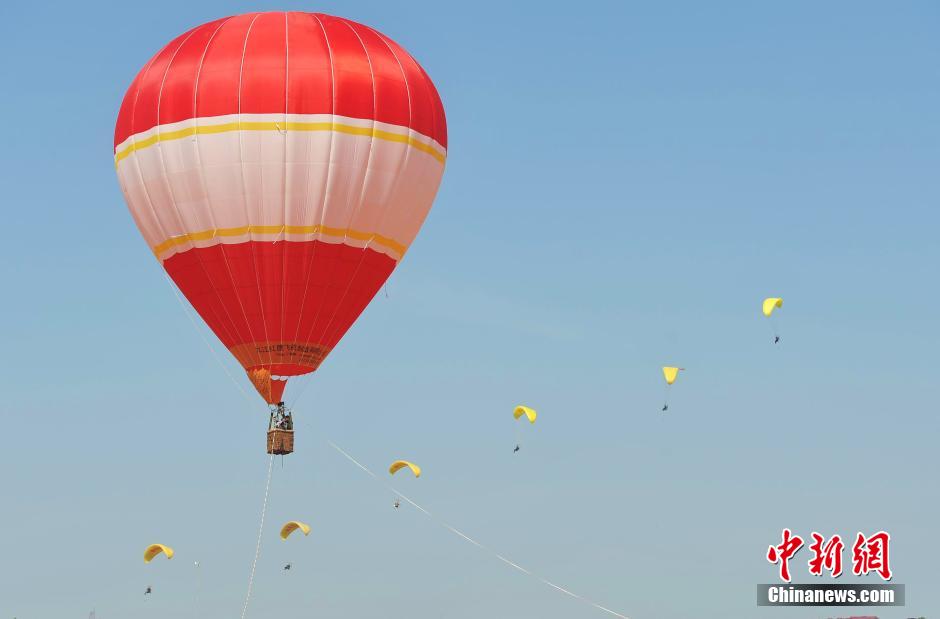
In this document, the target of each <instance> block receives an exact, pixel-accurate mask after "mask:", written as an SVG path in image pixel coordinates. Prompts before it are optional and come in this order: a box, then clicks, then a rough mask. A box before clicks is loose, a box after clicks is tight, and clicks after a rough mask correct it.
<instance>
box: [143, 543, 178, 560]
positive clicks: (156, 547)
mask: <svg viewBox="0 0 940 619" xmlns="http://www.w3.org/2000/svg"><path fill="white" fill-rule="evenodd" d="M161 553H162V554H165V555H166V558H167V559H172V558H173V549H172V548H170V547H169V546H164V545H163V544H150V545H149V546H147V550H145V551H144V563H150V562H151V561H153V559H154V557H156V556H157V555H158V554H161Z"/></svg>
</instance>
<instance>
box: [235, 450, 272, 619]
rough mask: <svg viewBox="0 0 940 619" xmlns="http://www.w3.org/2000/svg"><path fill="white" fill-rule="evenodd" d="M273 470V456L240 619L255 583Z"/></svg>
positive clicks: (245, 610) (243, 617)
mask: <svg viewBox="0 0 940 619" xmlns="http://www.w3.org/2000/svg"><path fill="white" fill-rule="evenodd" d="M273 470H274V454H271V457H270V459H268V480H267V481H266V482H265V484H264V502H263V503H262V504H261V524H260V525H258V542H257V543H256V544H255V558H254V559H252V561H251V574H250V575H249V576H248V593H246V594H245V605H244V606H243V607H242V619H245V615H246V614H247V613H248V602H249V601H251V589H252V585H254V582H255V568H256V567H257V566H258V557H259V556H260V555H261V536H262V534H263V533H264V515H265V513H266V512H267V511H268V492H269V491H270V489H271V472H272V471H273Z"/></svg>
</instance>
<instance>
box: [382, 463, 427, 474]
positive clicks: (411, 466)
mask: <svg viewBox="0 0 940 619" xmlns="http://www.w3.org/2000/svg"><path fill="white" fill-rule="evenodd" d="M405 467H408V468H409V469H411V472H412V473H414V474H415V477H421V467H420V466H418V465H417V464H414V463H413V462H408V461H407V460H395V461H394V462H392V466H390V467H388V472H389V473H390V474H392V475H394V474H395V473H397V472H398V471H400V470H402V469H403V468H405Z"/></svg>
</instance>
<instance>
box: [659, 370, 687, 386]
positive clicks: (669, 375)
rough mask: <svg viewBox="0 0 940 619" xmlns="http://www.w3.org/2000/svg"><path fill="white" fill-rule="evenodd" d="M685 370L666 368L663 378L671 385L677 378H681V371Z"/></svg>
mask: <svg viewBox="0 0 940 619" xmlns="http://www.w3.org/2000/svg"><path fill="white" fill-rule="evenodd" d="M684 369H685V368H673V367H668V366H667V367H664V368H663V378H665V379H666V384H667V385H671V384H672V383H674V382H676V377H677V376H679V370H684Z"/></svg>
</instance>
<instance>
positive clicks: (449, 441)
mask: <svg viewBox="0 0 940 619" xmlns="http://www.w3.org/2000/svg"><path fill="white" fill-rule="evenodd" d="M267 9H270V10H274V9H296V10H312V11H321V12H326V13H332V14H337V15H342V16H344V17H348V18H351V19H354V20H357V21H361V22H363V23H366V24H369V25H371V26H373V27H375V28H377V29H379V30H381V31H382V32H384V33H386V34H387V35H389V36H391V37H392V38H394V39H395V40H397V41H398V42H399V43H401V44H402V45H403V46H405V48H406V49H408V50H409V51H410V52H411V53H412V54H414V55H415V57H416V58H417V59H418V60H419V61H420V62H421V63H422V64H423V65H424V67H425V68H426V69H427V71H428V72H429V74H430V75H431V76H432V78H433V79H434V81H435V83H436V84H437V87H438V89H439V90H440V92H441V95H442V97H443V100H444V104H445V107H446V110H447V114H448V126H449V134H450V144H449V158H448V163H447V171H446V173H445V176H444V182H443V185H442V187H441V191H440V193H439V195H438V198H437V201H436V203H435V207H434V209H433V210H432V211H431V215H430V217H429V219H428V221H427V223H426V224H425V226H424V228H423V230H422V232H421V234H420V235H419V237H418V239H417V242H416V243H415V244H414V245H413V247H412V249H411V251H410V252H409V254H408V258H407V260H405V261H404V262H403V264H402V265H401V267H400V268H399V269H398V270H397V271H396V272H395V273H394V274H393V275H392V278H391V280H390V282H389V286H388V291H389V297H388V298H387V299H386V298H384V296H379V297H378V298H376V299H375V301H374V302H373V304H372V305H371V306H370V307H369V308H368V309H367V310H366V312H365V313H364V314H363V316H362V317H361V318H360V320H359V322H358V323H357V324H356V326H355V327H354V328H353V329H352V330H351V331H350V332H349V333H348V335H347V336H346V338H345V339H344V340H343V342H342V345H341V346H340V347H338V349H337V350H336V351H335V352H334V353H333V354H332V355H331V356H330V358H329V360H328V361H327V362H326V364H325V365H324V366H323V367H322V368H321V370H320V371H318V373H317V375H316V376H314V377H313V378H312V379H311V380H310V381H309V383H310V384H309V385H308V386H307V387H306V388H305V389H304V391H303V393H302V394H300V397H299V399H297V400H296V411H297V416H298V419H302V420H303V422H304V423H305V424H307V425H305V426H302V427H301V428H300V432H299V433H298V437H297V441H298V451H297V453H295V454H294V455H292V456H290V457H289V458H286V459H285V460H284V463H283V468H282V466H281V463H280V462H277V463H275V467H276V468H275V470H274V475H273V481H272V488H271V495H270V502H269V509H268V514H267V517H268V526H267V528H266V531H265V534H264V536H263V546H262V554H261V559H260V561H259V564H258V571H257V575H256V580H255V594H254V597H253V599H252V602H251V606H250V608H249V616H254V617H264V616H268V617H270V616H281V617H285V618H289V617H298V618H299V617H310V616H331V617H344V618H350V619H352V618H360V617H361V618H366V617H377V616H390V617H402V616H409V617H414V618H415V619H431V618H435V619H436V618H442V617H446V618H448V619H450V618H453V619H459V618H471V617H474V618H476V617H480V616H490V617H518V618H525V617H533V618H534V617H539V618H540V619H550V618H556V617H557V618H570V617H602V616H604V615H603V614H602V613H600V612H599V611H596V610H594V609H592V608H591V607H589V606H586V605H583V604H582V603H580V602H578V601H576V600H572V599H569V598H566V597H564V596H561V595H560V594H558V593H557V592H555V591H553V590H551V589H549V588H547V587H545V585H543V584H541V583H539V582H537V581H536V580H533V579H530V578H527V577H525V576H523V575H521V574H519V573H516V572H514V571H512V570H510V569H508V568H507V567H506V566H505V565H503V564H501V563H500V562H498V561H497V560H495V559H494V558H493V557H492V556H490V555H488V554H486V553H485V552H482V551H480V550H479V549H477V548H475V547H473V546H471V545H469V544H467V543H466V542H463V541H461V540H460V539H459V538H456V537H455V536H454V535H452V534H451V533H449V532H447V531H446V530H444V529H442V528H440V527H439V526H438V525H437V524H435V523H434V522H433V521H430V520H428V519H427V518H426V517H425V516H423V515H422V514H421V513H419V512H417V511H416V510H414V509H411V508H403V509H401V510H399V511H397V512H396V511H395V510H393V509H392V508H391V502H392V500H393V497H392V495H390V494H389V493H388V491H387V490H385V489H384V488H383V487H382V486H381V485H379V484H377V483H376V482H375V481H374V480H372V479H371V478H369V477H368V476H367V475H365V474H364V473H363V472H362V471H360V470H359V469H357V468H356V467H354V466H353V465H351V464H350V463H349V462H347V461H346V460H344V459H343V458H342V457H341V456H339V455H338V454H337V453H336V452H335V451H333V450H332V449H331V448H330V447H329V446H328V445H327V443H326V440H327V439H331V440H333V441H335V442H336V443H337V444H339V445H341V446H342V447H343V448H344V449H346V450H347V451H349V452H350V453H352V454H353V455H354V456H355V457H356V458H358V459H359V460H360V461H362V462H363V463H364V464H366V465H367V466H369V467H371V468H373V469H375V470H382V469H383V468H384V467H385V466H387V464H388V462H390V461H391V460H392V459H395V458H397V457H408V458H409V459H412V460H414V461H416V462H418V463H420V464H421V465H422V467H423V468H424V470H425V474H424V475H423V476H422V477H421V479H420V480H403V481H402V482H400V489H401V490H402V491H403V492H405V493H406V494H408V495H409V496H411V497H412V498H414V499H415V500H417V501H418V502H419V503H421V504H422V505H424V506H425V507H427V508H428V509H429V510H430V511H432V512H434V513H435V514H437V515H439V516H440V517H441V518H443V519H444V520H446V521H447V522H450V523H453V524H455V525H457V526H459V527H461V528H462V529H463V530H465V531H466V532H467V533H469V534H471V535H473V536H475V537H476V538H479V539H480V540H481V541H482V542H484V543H485V544H487V545H488V546H490V547H492V548H494V549H496V550H498V551H499V552H501V553H503V554H505V555H506V556H508V557H510V558H512V559H514V560H516V561H518V562H519V563H521V564H522V565H524V566H526V567H528V568H529V569H531V570H533V571H534V572H536V573H538V574H540V575H542V576H544V577H546V578H548V579H550V580H552V581H555V582H558V583H559V584H562V585H564V586H567V587H569V588H571V589H572V590H574V591H576V592H578V593H580V594H582V595H584V596H585V597H588V598H590V599H592V600H596V601H598V602H599V603H601V604H603V605H605V606H609V607H612V608H614V609H617V610H618V611H620V612H622V613H624V614H626V615H628V616H630V617H631V618H635V619H636V618H647V617H655V618H657V619H673V618H675V619H678V618H686V617H690V616H696V617H715V618H718V617H722V618H727V617H734V618H737V617H740V618H750V617H771V616H773V617H807V616H819V617H822V616H830V615H835V614H839V613H838V611H837V609H823V610H821V611H820V612H818V613H813V612H805V610H785V609H758V608H756V607H755V605H754V585H755V584H757V583H761V582H772V581H773V580H774V578H775V575H776V572H775V568H774V567H773V566H771V565H770V564H768V563H767V562H766V560H765V559H764V558H763V557H764V553H765V551H766V548H767V546H768V545H770V544H773V543H778V542H779V536H780V530H781V529H782V528H783V527H790V528H792V529H793V530H795V531H797V532H799V533H801V534H802V535H803V536H804V537H806V538H808V537H809V534H810V532H811V531H813V530H818V531H820V532H823V533H825V534H827V535H831V534H833V533H841V534H842V535H843V537H847V538H848V537H854V534H855V532H856V531H859V530H861V531H864V532H868V533H874V532H875V531H877V530H879V529H885V530H887V531H889V532H890V533H891V534H892V536H893V539H892V547H891V551H892V559H891V560H892V564H893V568H894V573H895V578H894V582H897V583H903V584H906V585H907V600H908V605H907V607H906V608H905V609H898V610H897V612H877V613H869V614H878V615H879V616H881V617H907V616H922V615H925V616H932V615H936V614H937V613H938V612H940V598H938V596H937V595H936V583H937V582H938V580H940V567H938V565H940V564H938V562H937V561H936V553H937V550H938V542H937V539H936V528H935V524H936V522H938V520H940V498H938V495H937V485H936V473H935V471H936V462H935V457H934V453H935V441H936V438H937V436H938V430H940V424H938V421H937V412H938V405H937V401H938V395H940V393H938V392H940V381H938V380H937V370H938V363H937V356H936V350H937V347H938V344H940V336H938V332H937V321H936V318H935V316H934V314H935V308H936V307H937V306H938V303H940V292H938V287H937V284H936V281H937V274H936V273H937V267H938V265H940V243H938V242H937V231H938V224H940V214H938V209H937V205H938V199H940V184H938V182H937V179H938V174H937V169H938V164H940V115H938V113H937V110H940V79H938V78H940V40H938V37H937V32H938V26H940V8H938V6H937V5H936V4H935V3H930V2H906V3H891V4H889V3H873V2H827V3H818V2H790V3H782V4H777V5H769V4H760V5H758V4H755V3H744V2H741V3H719V4H715V3H711V4H708V5H707V6H706V5H704V4H701V3H691V2H689V3H645V4H641V3H631V4H625V3H609V4H608V3H591V2H587V3H579V4H574V5H567V6H561V5H559V6H558V7H557V8H556V7H555V6H554V5H550V4H541V3H540V4H536V3H531V4H522V3H517V4H511V3H505V2H499V3H493V2H473V3H462V4H460V3H440V2H413V3H398V2H387V1H386V2H378V1H376V2H344V3H340V2H332V1H327V2H322V3H319V4H316V5H314V4H308V3H299V2H284V3H279V4H273V3H268V2H264V1H258V2H253V3H247V2H214V1H206V2H180V1H177V0H168V1H166V2H161V3H157V4H153V3H151V4H145V3H117V2H114V3H92V4H88V3H71V2H70V3H64V2H62V3H56V2H46V3H16V4H15V5H13V4H10V3H7V4H5V5H4V7H3V8H2V9H0V15H2V17H3V19H0V23H2V25H0V29H2V32H0V35H2V36H0V57H2V58H3V59H4V60H3V61H2V62H0V79H2V82H3V83H4V84H5V85H6V86H5V88H4V95H3V97H0V113H2V114H3V116H4V117H5V118H6V119H7V127H6V131H5V140H4V148H3V149H0V182H2V186H3V188H4V200H3V204H4V206H3V213H4V219H5V222H6V229H7V234H6V235H5V236H4V242H3V244H2V246H0V247H2V249H0V252H2V260H0V276H2V279H3V281H4V288H3V289H4V291H5V293H4V296H3V301H4V302H3V303H2V304H0V321H2V323H3V324H4V325H5V326H6V329H5V338H4V339H5V341H4V347H5V350H6V351H7V352H6V355H5V358H6V362H5V364H4V366H3V371H2V372H0V387H2V390H3V392H4V393H5V394H6V395H5V398H4V400H3V404H2V405H0V412H2V416H3V422H4V427H5V428H6V430H5V431H4V432H3V433H2V434H0V470H2V471H4V472H3V474H2V475H0V502H2V505H3V509H0V557H2V559H0V613H2V615H0V616H3V617H14V616H15V617H19V618H20V619H33V618H37V619H47V618H48V619H52V618H57V619H58V618H61V617H69V616H77V617H85V616H87V613H88V612H89V611H90V610H91V609H92V608H95V609H97V614H98V617H100V618H101V619H107V618H108V617H129V616H133V617H137V618H140V619H147V618H156V617H167V616H178V617H188V616H192V617H196V616H200V617H207V618H215V617H219V618H221V617H232V616H235V615H236V613H240V611H241V605H242V603H243V600H244V595H245V588H246V585H247V580H248V572H249V569H250V564H251V559H252V556H253V554H254V547H255V536H256V533H257V528H258V518H259V512H260V508H261V499H262V494H263V490H264V481H265V473H266V467H267V462H268V459H267V456H266V455H265V453H264V448H263V438H264V436H263V433H264V428H265V423H266V416H267V413H266V410H265V408H264V406H263V405H262V404H261V402H260V399H257V398H256V397H255V396H254V395H251V397H248V398H246V397H245V396H244V395H243V393H242V392H241V391H240V390H239V388H238V387H237V386H236V385H235V384H233V382H232V380H231V379H230V378H229V376H227V374H226V370H227V371H228V372H230V373H231V374H232V375H233V376H234V377H235V378H236V380H237V381H238V382H239V383H241V384H242V386H243V387H244V388H246V389H248V387H247V386H246V385H245V382H246V381H244V380H243V377H242V374H241V370H240V368H239V367H238V366H237V364H236V363H235V362H234V361H233V360H231V359H230V358H229V357H228V355H227V353H226V352H225V351H224V350H221V349H220V348H219V347H216V353H217V354H218V355H219V357H220V358H221V359H222V360H223V366H224V367H220V365H219V363H218V362H217V361H216V360H215V358H214V357H213V355H212V353H211V352H210V351H209V350H207V348H206V344H205V343H204V341H203V339H202V338H201V334H202V335H205V336H206V337H207V338H209V339H210V341H211V334H208V333H207V332H206V330H205V329H204V328H202V327H199V328H194V327H193V325H192V324H191V323H190V321H189V319H188V318H187V315H186V312H185V311H184V310H183V309H181V307H180V304H179V303H178V301H177V300H176V298H175V297H174V294H173V292H172V289H171V287H170V285H169V284H168V283H167V280H166V279H165V278H164V276H163V275H162V271H161V269H160V267H159V265H158V264H157V263H156V262H155V261H154V260H153V258H152V256H151V254H150V253H149V251H148V250H147V248H146V247H145V245H144V243H143V241H142V239H141V238H140V235H139V233H138V232H137V230H136V229H135V227H134V224H133V222H132V220H131V218H130V216H129V214H128V212H127V209H126V207H125V206H124V203H123V199H122V197H121V194H120V191H119V189H118V185H117V180H116V178H115V174H114V169H113V163H112V146H111V145H112V133H113V124H114V120H115V116H116V113H117V109H118V106H119V104H120V100H121V97H122V96H123V93H124V91H125V89H126V88H127V86H128V85H129V83H130V81H131V79H132V78H133V76H134V74H135V73H136V72H137V70H138V69H139V68H140V67H141V66H142V65H143V64H144V63H145V62H146V61H147V60H148V59H149V58H150V56H151V55H152V54H153V53H155V52H156V51H157V50H158V49H159V48H160V47H161V46H162V45H163V44H165V43H166V42H167V41H169V40H170V39H171V38H172V37H174V36H175V35H177V34H179V33H180V32H182V31H184V30H186V29H187V28H190V27H192V26H194V25H197V24H199V23H203V22H205V21H208V20H210V19H213V18H216V17H220V16H224V15H228V14H233V13H239V12H244V11H249V10H267ZM768 295H780V296H783V297H784V298H785V299H786V302H785V304H784V307H783V310H782V311H781V312H780V320H779V328H780V331H781V335H782V336H783V341H782V342H781V344H780V345H778V346H776V347H775V346H773V345H772V344H771V331H770V328H769V326H768V325H767V324H766V321H764V320H763V319H762V317H761V316H760V313H759V304H760V300H761V299H762V298H763V297H764V296H768ZM213 345H214V342H213ZM664 364H676V365H681V366H683V367H686V368H687V371H686V372H685V373H683V375H682V376H681V378H680V381H679V382H678V383H677V384H676V385H675V388H674V390H673V394H672V396H671V401H670V410H669V412H668V414H665V415H664V414H661V413H660V412H659V408H660V406H661V398H662V385H661V375H660V373H659V372H660V370H659V368H660V366H661V365H664ZM298 391H299V389H297V388H296V387H295V390H294V392H293V393H294V395H295V396H296V395H297V393H298ZM521 402H525V403H528V404H529V405H531V406H533V407H535V408H537V409H538V411H539V414H540V418H539V423H538V424H537V426H535V427H534V428H531V432H527V434H526V437H525V444H524V449H523V451H522V452H521V453H520V454H516V455H515V456H514V455H513V454H512V453H511V448H512V446H513V444H514V442H515V429H514V428H513V425H512V421H511V416H510V413H511V410H512V407H513V406H515V405H516V404H518V403H521ZM526 430H530V429H529V428H527V429H526ZM932 463H933V464H932ZM295 518H298V519H301V520H305V521H307V522H309V523H310V524H311V525H312V527H313V532H312V533H311V535H310V537H308V538H305V539H302V540H292V543H291V544H284V543H282V542H281V541H280V540H279V539H277V535H276V528H277V526H278V525H279V524H281V523H282V522H283V521H285V520H288V519H295ZM154 541H161V542H164V543H167V544H170V545H173V546H174V547H175V548H176V550H177V557H176V558H175V559H174V560H173V561H172V562H163V563H159V564H157V563H155V564H151V565H149V566H144V565H143V563H142V562H141V560H140V555H141V552H142V550H143V548H144V547H145V546H146V545H147V544H149V543H151V542H154ZM293 542H296V543H293ZM807 558H808V557H807V554H806V551H805V550H804V551H803V553H801V554H800V555H799V556H798V559H799V562H798V564H796V565H797V567H796V568H795V570H794V571H795V573H796V574H797V578H798V580H807V579H808V578H809V577H808V575H807V574H806V568H805V561H806V559H807ZM197 560H198V561H200V568H199V574H198V575H199V577H200V579H201V583H198V584H197V577H196V576H197V573H196V570H195V568H194V567H193V562H194V561H197ZM287 561H291V562H292V563H293V565H294V569H293V570H291V572H290V573H289V574H285V573H283V572H282V571H281V570H280V567H281V565H283V564H284V563H286V562H287ZM856 580H857V579H856V577H854V576H849V577H845V576H843V578H842V582H855V581H856ZM147 585H153V586H154V588H155V594H154V595H153V596H151V597H149V598H148V599H146V600H145V599H144V598H143V596H142V592H143V589H144V588H145V587H146V586H147ZM677 588H678V593H677ZM197 589H198V605H197V600H196V597H197ZM863 610H864V609H858V610H857V611H856V612H854V613H849V612H847V611H848V609H847V610H846V612H842V613H841V614H843V615H845V614H860V613H861V611H863ZM862 614H863V613H862Z"/></svg>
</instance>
